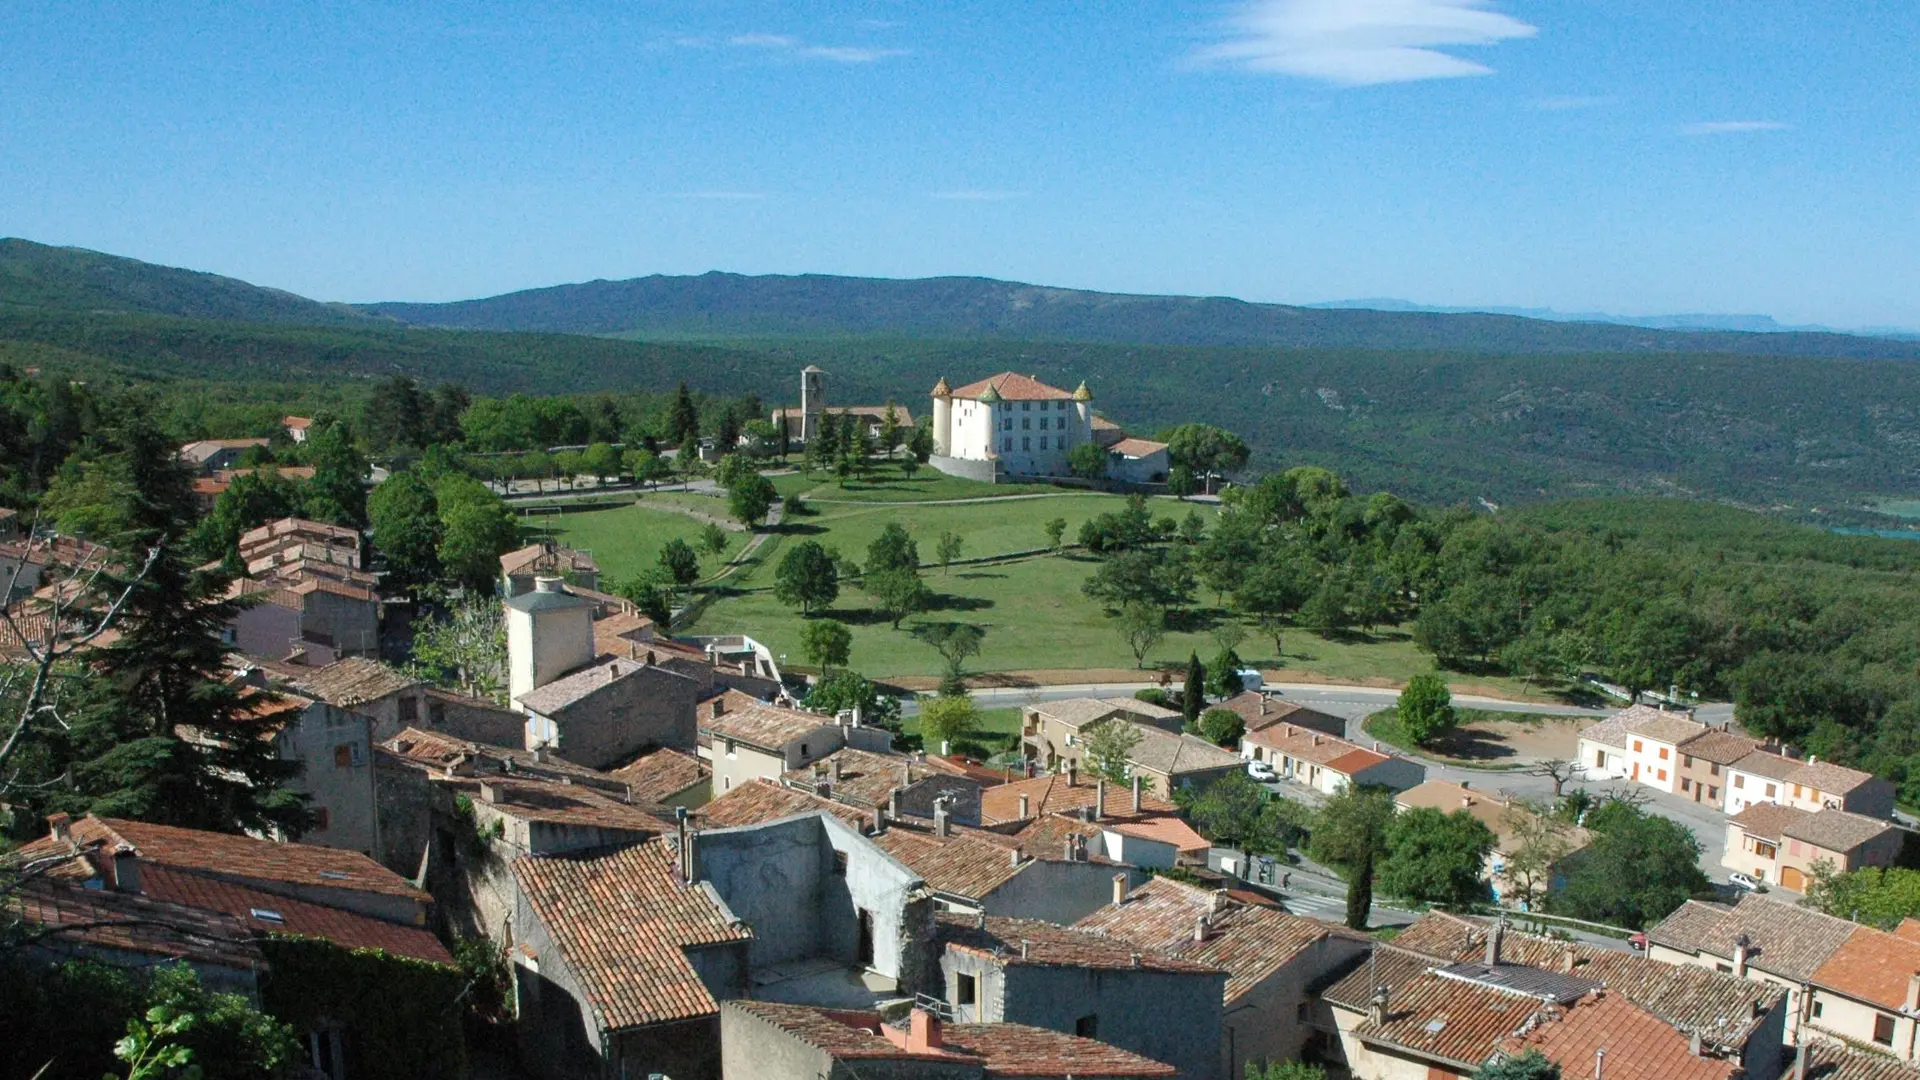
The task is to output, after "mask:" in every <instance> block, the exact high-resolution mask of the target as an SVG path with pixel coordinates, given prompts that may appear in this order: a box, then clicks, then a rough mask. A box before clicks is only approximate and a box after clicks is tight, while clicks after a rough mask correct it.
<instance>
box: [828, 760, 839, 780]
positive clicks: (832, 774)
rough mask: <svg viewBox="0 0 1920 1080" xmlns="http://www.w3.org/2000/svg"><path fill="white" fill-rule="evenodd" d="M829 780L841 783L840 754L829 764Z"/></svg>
mask: <svg viewBox="0 0 1920 1080" xmlns="http://www.w3.org/2000/svg"><path fill="white" fill-rule="evenodd" d="M827 779H829V780H831V781H833V782H834V783H836V784H837V783H839V782H840V755H838V754H835V755H834V756H833V758H832V759H831V760H829V761H828V762H827Z"/></svg>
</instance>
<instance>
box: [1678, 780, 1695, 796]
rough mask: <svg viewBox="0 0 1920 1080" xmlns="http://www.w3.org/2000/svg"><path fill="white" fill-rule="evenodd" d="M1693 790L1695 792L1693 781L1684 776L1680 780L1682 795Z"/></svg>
mask: <svg viewBox="0 0 1920 1080" xmlns="http://www.w3.org/2000/svg"><path fill="white" fill-rule="evenodd" d="M1692 790H1693V781H1691V780H1689V779H1687V778H1686V777H1684V776H1683V777H1681V778H1680V791H1681V793H1682V794H1685V793H1687V792H1689V791H1692Z"/></svg>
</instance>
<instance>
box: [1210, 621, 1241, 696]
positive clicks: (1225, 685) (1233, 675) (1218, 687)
mask: <svg viewBox="0 0 1920 1080" xmlns="http://www.w3.org/2000/svg"><path fill="white" fill-rule="evenodd" d="M1228 625H1230V626H1231V625H1233V624H1231V623H1229V624H1228ZM1234 629H1236V630H1238V629H1239V627H1237V626H1235V627H1234ZM1246 666H1247V665H1246V661H1244V660H1242V659H1240V654H1239V653H1237V652H1235V651H1234V650H1233V646H1231V645H1228V646H1223V647H1222V648H1221V650H1220V651H1219V652H1218V653H1216V654H1215V655H1214V657H1213V664H1212V666H1211V667H1209V668H1208V669H1207V693H1209V694H1212V695H1213V696H1214V697H1216V698H1230V697H1232V696H1234V695H1235V694H1238V693H1239V692H1240V691H1241V690H1243V689H1245V687H1244V686H1243V685H1242V683H1241V682H1240V670H1241V669H1242V668H1244V667H1246Z"/></svg>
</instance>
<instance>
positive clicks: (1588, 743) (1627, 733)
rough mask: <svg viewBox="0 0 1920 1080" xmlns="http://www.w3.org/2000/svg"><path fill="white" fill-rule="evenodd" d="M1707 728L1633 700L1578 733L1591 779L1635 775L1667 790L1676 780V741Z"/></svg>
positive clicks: (1582, 762) (1674, 786) (1671, 789)
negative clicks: (1628, 706) (1635, 702)
mask: <svg viewBox="0 0 1920 1080" xmlns="http://www.w3.org/2000/svg"><path fill="white" fill-rule="evenodd" d="M1706 731H1707V725H1705V724H1702V723H1700V722H1699V721H1697V720H1692V719H1689V718H1688V717H1687V716H1685V715H1684V714H1682V713H1672V712H1662V711H1661V710H1659V709H1655V708H1652V707H1650V706H1646V705H1635V706H1633V707H1632V708H1629V709H1622V710H1621V711H1619V712H1617V713H1615V714H1613V715H1612V716H1610V717H1608V718H1606V719H1605V720H1602V721H1600V722H1599V723H1597V724H1595V725H1593V726H1592V727H1590V728H1587V729H1586V730H1585V731H1582V732H1581V733H1580V765H1581V767H1582V768H1583V769H1584V770H1585V772H1586V774H1587V776H1589V777H1591V778H1594V779H1624V780H1634V781H1638V782H1639V783H1642V784H1645V785H1647V786H1648V787H1650V788H1654V789H1656V790H1659V791H1664V792H1667V793H1669V794H1671V793H1673V792H1674V791H1675V790H1676V789H1677V786H1678V783H1679V775H1680V756H1679V749H1680V744H1681V743H1684V742H1686V741H1688V740H1689V739H1692V738H1695V737H1696V736H1699V735H1702V734H1704V733H1705V732H1706Z"/></svg>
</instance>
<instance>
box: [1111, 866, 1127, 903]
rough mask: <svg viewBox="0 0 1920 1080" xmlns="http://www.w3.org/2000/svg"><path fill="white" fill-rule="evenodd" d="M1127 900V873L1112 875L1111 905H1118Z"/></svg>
mask: <svg viewBox="0 0 1920 1080" xmlns="http://www.w3.org/2000/svg"><path fill="white" fill-rule="evenodd" d="M1126 902H1127V875H1125V874H1115V875H1113V906H1114V907H1119V906H1120V905H1122V904H1124V903H1126Z"/></svg>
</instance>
